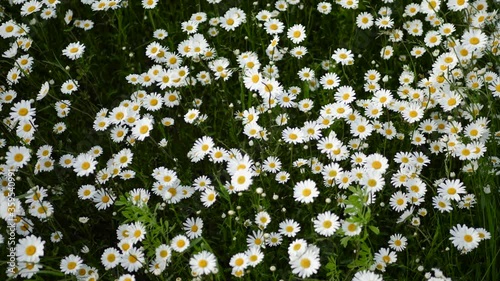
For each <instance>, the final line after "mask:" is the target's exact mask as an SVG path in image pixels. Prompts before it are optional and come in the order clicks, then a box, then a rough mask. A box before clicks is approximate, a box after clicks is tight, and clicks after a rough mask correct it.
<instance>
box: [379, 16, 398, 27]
mask: <svg viewBox="0 0 500 281" xmlns="http://www.w3.org/2000/svg"><path fill="white" fill-rule="evenodd" d="M375 25H376V26H377V27H378V28H380V29H388V28H392V27H393V26H394V20H393V19H391V17H389V16H383V17H380V18H378V19H377V20H376V21H375Z"/></svg>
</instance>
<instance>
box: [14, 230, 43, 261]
mask: <svg viewBox="0 0 500 281" xmlns="http://www.w3.org/2000/svg"><path fill="white" fill-rule="evenodd" d="M44 245H45V241H43V240H42V239H41V238H39V237H36V236H34V235H30V236H27V237H24V238H21V239H19V241H18V242H17V245H16V256H17V258H18V259H19V261H25V262H38V261H39V260H40V257H41V256H43V254H44V251H43V250H44Z"/></svg>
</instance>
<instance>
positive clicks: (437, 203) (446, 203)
mask: <svg viewBox="0 0 500 281" xmlns="http://www.w3.org/2000/svg"><path fill="white" fill-rule="evenodd" d="M432 205H433V206H434V208H436V209H437V210H439V211H440V212H441V213H444V212H446V213H449V212H451V211H452V210H453V207H452V205H451V202H450V200H449V199H445V198H443V197H442V196H434V197H432Z"/></svg>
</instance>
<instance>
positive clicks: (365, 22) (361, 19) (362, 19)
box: [356, 12, 373, 29]
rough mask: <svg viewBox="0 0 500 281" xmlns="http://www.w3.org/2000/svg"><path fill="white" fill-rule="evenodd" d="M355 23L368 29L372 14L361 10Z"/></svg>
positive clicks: (371, 22) (361, 27) (370, 24)
mask: <svg viewBox="0 0 500 281" xmlns="http://www.w3.org/2000/svg"><path fill="white" fill-rule="evenodd" d="M356 25H357V26H358V28H360V29H368V28H370V27H372V26H373V16H372V15H371V14H370V13H367V12H362V13H360V14H358V16H357V17H356Z"/></svg>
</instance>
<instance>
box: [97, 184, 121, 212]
mask: <svg viewBox="0 0 500 281" xmlns="http://www.w3.org/2000/svg"><path fill="white" fill-rule="evenodd" d="M115 199H116V198H115V196H113V195H112V194H111V193H110V192H109V191H108V190H104V189H99V190H97V191H96V192H95V193H94V196H93V197H92V201H93V202H94V203H95V204H96V205H95V206H96V208H97V209H98V210H105V209H107V208H108V207H109V206H111V205H113V203H114V201H115Z"/></svg>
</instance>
